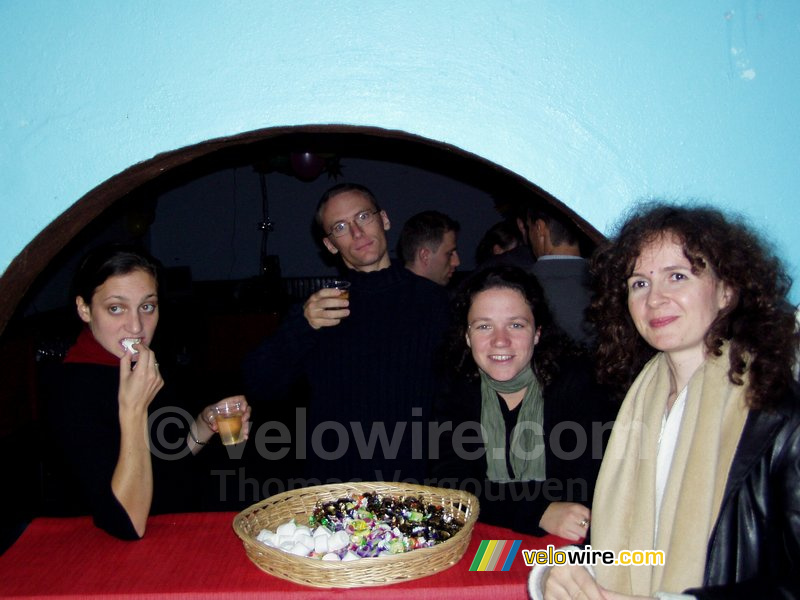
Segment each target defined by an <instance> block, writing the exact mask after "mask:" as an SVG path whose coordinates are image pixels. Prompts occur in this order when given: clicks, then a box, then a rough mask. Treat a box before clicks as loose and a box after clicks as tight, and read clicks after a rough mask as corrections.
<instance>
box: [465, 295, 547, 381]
mask: <svg viewBox="0 0 800 600" xmlns="http://www.w3.org/2000/svg"><path fill="white" fill-rule="evenodd" d="M467 324H468V329H467V345H468V346H469V347H470V348H471V350H472V358H473V359H474V360H475V364H477V365H478V367H479V368H480V369H481V370H482V371H484V372H485V373H486V374H487V375H489V377H491V378H492V379H495V380H497V381H508V380H510V379H512V378H514V377H515V376H516V375H517V374H518V373H520V372H521V371H522V370H523V369H524V368H525V367H527V366H528V365H530V364H531V359H532V358H533V348H534V346H535V345H536V344H537V343H538V342H539V330H538V329H537V327H536V323H535V322H534V318H533V313H532V312H531V308H530V306H529V305H528V303H527V302H526V301H525V298H524V297H523V295H522V294H521V293H520V292H518V291H516V290H512V289H510V288H490V289H488V290H484V291H482V292H479V293H477V294H475V297H474V298H473V300H472V304H471V306H470V309H469V313H468V314H467Z"/></svg>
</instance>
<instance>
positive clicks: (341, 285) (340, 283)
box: [325, 279, 350, 300]
mask: <svg viewBox="0 0 800 600" xmlns="http://www.w3.org/2000/svg"><path fill="white" fill-rule="evenodd" d="M325 287H326V288H332V289H335V290H340V291H341V292H342V293H341V294H339V298H341V299H342V300H349V299H350V282H349V281H345V280H343V279H329V280H328V281H326V282H325Z"/></svg>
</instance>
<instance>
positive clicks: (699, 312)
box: [531, 204, 800, 600]
mask: <svg viewBox="0 0 800 600" xmlns="http://www.w3.org/2000/svg"><path fill="white" fill-rule="evenodd" d="M593 270H594V273H595V276H596V278H597V279H596V281H597V290H598V295H597V297H596V299H595V300H594V302H593V305H592V312H593V315H594V322H595V325H596V327H597V331H598V341H599V347H598V353H599V356H600V359H599V363H598V364H599V366H600V367H601V369H600V373H599V375H600V377H601V378H602V380H603V381H605V382H607V383H609V384H612V385H614V386H617V387H618V388H621V389H625V388H628V391H627V395H626V397H625V401H624V403H623V405H622V408H621V409H620V412H619V415H618V417H617V421H616V423H615V425H614V429H613V431H612V434H611V440H610V441H609V446H608V449H607V452H606V456H605V458H604V459H603V465H602V468H601V470H600V475H599V478H598V482H597V488H596V491H595V497H594V515H593V519H592V544H593V546H594V548H596V549H601V550H603V551H614V552H616V553H617V556H619V552H620V551H621V550H623V549H628V550H656V551H660V552H663V557H664V562H663V564H660V565H654V566H609V565H598V566H597V567H596V572H595V574H594V576H593V575H592V574H591V573H590V572H589V571H588V570H586V569H585V568H584V567H580V566H568V567H553V568H552V569H550V570H549V572H548V573H546V572H544V570H540V569H535V570H534V577H533V578H532V580H531V591H532V593H537V592H538V591H541V590H542V589H543V590H544V598H547V599H548V600H550V599H562V598H575V597H578V596H580V597H581V598H590V599H612V600H614V599H617V600H618V599H623V598H632V597H635V598H642V597H654V596H657V597H659V598H674V597H678V598H748V599H750V598H798V597H800V578H798V574H799V573H800V410H799V408H800V405H799V404H798V390H797V387H796V385H795V383H794V382H793V378H792V362H793V359H794V356H795V354H796V351H797V348H798V338H797V334H796V331H795V321H794V315H793V309H792V307H791V306H790V305H789V303H788V302H787V299H786V295H787V293H788V291H789V287H790V280H789V278H788V277H787V275H786V273H785V271H784V269H783V267H782V266H781V264H780V262H779V261H778V260H777V259H776V258H775V257H774V256H772V254H771V253H770V252H769V251H768V250H767V249H766V247H765V245H764V244H763V243H762V242H761V241H760V240H759V239H758V237H757V236H756V235H755V234H754V233H753V232H752V231H750V230H749V229H748V228H747V227H746V226H745V225H744V224H743V223H741V222H739V221H738V220H735V219H731V218H727V217H726V216H724V215H723V214H722V213H720V212H719V211H717V210H714V209H711V208H704V207H681V206H670V205H665V204H654V205H646V206H644V207H642V208H640V209H639V210H638V211H637V212H635V213H634V214H633V215H632V216H631V217H630V218H629V219H628V220H627V221H626V222H625V224H624V225H623V226H622V228H621V229H620V231H619V234H618V235H617V236H616V238H615V239H613V240H611V241H610V242H609V243H608V244H607V245H606V246H605V247H603V248H601V249H600V251H599V252H598V253H597V255H596V257H595V259H594V265H593ZM537 578H540V579H543V580H544V586H543V587H542V585H541V583H542V582H541V581H538V580H537Z"/></svg>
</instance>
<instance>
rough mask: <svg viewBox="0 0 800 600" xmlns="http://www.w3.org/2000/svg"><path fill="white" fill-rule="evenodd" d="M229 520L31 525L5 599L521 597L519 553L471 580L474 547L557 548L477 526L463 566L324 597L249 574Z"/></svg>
mask: <svg viewBox="0 0 800 600" xmlns="http://www.w3.org/2000/svg"><path fill="white" fill-rule="evenodd" d="M233 517H234V513H187V514H177V515H160V516H155V517H151V518H150V520H149V521H148V525H147V535H146V536H145V537H144V538H143V539H142V540H139V541H136V542H123V541H120V540H117V539H115V538H112V537H110V536H109V535H107V534H106V533H104V532H102V531H100V530H99V529H97V528H95V527H94V526H93V525H92V522H91V519H90V518H89V517H80V518H73V519H50V518H41V519H36V520H34V521H33V523H31V524H30V525H29V526H28V528H27V529H26V530H25V532H24V533H23V534H22V536H21V537H20V538H19V540H17V542H16V543H15V544H14V545H13V546H12V547H11V548H10V549H8V550H7V551H6V553H5V554H4V555H3V556H0V596H3V597H6V598H8V597H26V598H36V597H55V596H59V597H65V596H83V597H85V596H95V597H114V598H123V597H134V596H135V597H137V598H142V597H151V598H155V597H162V596H167V595H168V596H169V597H170V598H171V599H178V598H215V599H221V598H236V599H237V600H241V599H242V598H251V597H252V598H262V599H263V598H278V597H280V598H286V597H288V598H290V599H291V600H295V599H296V600H301V599H306V598H319V597H320V596H347V597H353V598H380V599H381V600H387V599H392V598H403V600H408V599H409V598H411V599H414V598H439V599H447V600H451V599H452V600H456V599H458V600H467V599H470V598H475V599H476V600H484V599H486V598H493V597H494V598H503V599H506V598H520V599H523V598H527V590H526V581H527V576H528V573H529V571H530V569H529V568H528V567H526V566H525V564H524V562H523V560H522V555H521V553H518V555H517V557H516V559H515V560H514V563H513V565H512V567H511V570H510V571H508V572H505V573H504V572H478V571H473V572H470V571H469V567H470V565H471V564H472V559H473V558H474V556H475V553H476V552H477V550H478V546H479V545H480V542H481V540H484V539H487V540H489V539H494V540H514V539H521V540H522V545H521V549H531V548H544V547H546V546H547V544H549V543H550V544H555V545H556V546H559V545H563V543H564V542H563V540H561V539H560V538H557V537H554V536H548V537H545V538H536V537H530V536H523V535H520V534H518V533H514V532H513V531H510V530H508V529H502V528H499V527H491V526H489V525H484V524H482V523H478V524H477V525H476V527H475V529H474V530H473V534H472V541H471V543H470V546H469V548H468V549H467V552H466V553H465V554H464V557H463V558H462V559H461V561H460V562H459V563H458V564H456V565H454V566H453V567H450V568H449V569H447V570H445V571H442V572H440V573H437V574H436V575H433V576H431V577H424V578H422V579H417V580H415V581H409V582H404V583H398V584H395V585H390V586H383V587H379V588H376V587H368V588H355V589H340V590H324V589H319V588H312V587H305V586H301V585H298V584H294V583H292V582H290V581H285V580H283V579H279V578H277V577H273V576H271V575H269V574H267V573H265V572H263V571H261V570H260V569H259V568H258V567H256V566H255V565H254V564H253V563H252V562H251V561H250V559H249V558H248V557H247V554H246V553H245V551H244V548H243V546H242V543H241V541H240V540H239V538H238V537H237V536H236V534H235V533H234V531H233V528H232V525H231V524H232V522H233Z"/></svg>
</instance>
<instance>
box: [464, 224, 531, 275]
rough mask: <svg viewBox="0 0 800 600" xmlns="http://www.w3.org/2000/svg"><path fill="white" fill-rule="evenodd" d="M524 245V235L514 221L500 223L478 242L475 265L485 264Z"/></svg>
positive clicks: (493, 226)
mask: <svg viewBox="0 0 800 600" xmlns="http://www.w3.org/2000/svg"><path fill="white" fill-rule="evenodd" d="M520 245H522V234H521V233H520V231H519V229H518V228H517V224H516V223H514V222H513V221H500V222H499V223H496V224H494V225H492V226H491V227H490V228H489V229H488V230H487V231H486V233H485V234H484V235H483V237H482V238H481V241H480V242H478V247H477V248H476V249H475V264H476V265H478V266H479V267H480V265H482V264H483V263H484V262H486V261H487V260H489V259H490V258H492V257H493V256H498V255H500V254H504V253H506V252H508V251H509V250H513V249H514V248H516V247H517V246H520Z"/></svg>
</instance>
